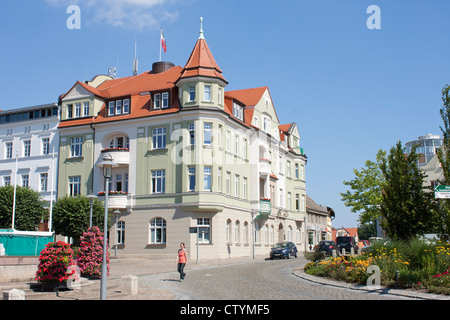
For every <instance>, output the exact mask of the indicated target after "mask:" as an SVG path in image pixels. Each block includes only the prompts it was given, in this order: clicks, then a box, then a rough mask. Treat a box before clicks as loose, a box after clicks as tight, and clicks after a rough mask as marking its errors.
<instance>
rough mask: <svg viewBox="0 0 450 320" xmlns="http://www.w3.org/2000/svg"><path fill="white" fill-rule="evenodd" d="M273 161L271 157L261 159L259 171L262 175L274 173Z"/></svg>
mask: <svg viewBox="0 0 450 320" xmlns="http://www.w3.org/2000/svg"><path fill="white" fill-rule="evenodd" d="M271 164H272V162H271V161H270V160H269V159H264V158H260V159H259V173H260V174H262V175H270V174H271V173H272V165H271Z"/></svg>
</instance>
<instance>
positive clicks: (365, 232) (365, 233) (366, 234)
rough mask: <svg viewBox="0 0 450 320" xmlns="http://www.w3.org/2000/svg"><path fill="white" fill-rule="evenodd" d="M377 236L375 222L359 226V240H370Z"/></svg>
mask: <svg viewBox="0 0 450 320" xmlns="http://www.w3.org/2000/svg"><path fill="white" fill-rule="evenodd" d="M376 236H377V226H376V223H375V221H372V222H367V223H364V224H360V225H359V226H358V238H359V240H369V238H370V237H376Z"/></svg>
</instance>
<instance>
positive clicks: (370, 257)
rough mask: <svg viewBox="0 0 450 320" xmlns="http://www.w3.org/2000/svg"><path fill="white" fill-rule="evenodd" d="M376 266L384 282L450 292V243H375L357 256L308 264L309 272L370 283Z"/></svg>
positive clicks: (306, 266)
mask: <svg viewBox="0 0 450 320" xmlns="http://www.w3.org/2000/svg"><path fill="white" fill-rule="evenodd" d="M370 265H376V266H378V267H379V268H380V271H381V277H380V278H381V279H380V280H381V284H382V285H386V286H399V287H402V288H417V289H426V290H428V291H432V292H439V293H446V294H449V293H450V274H449V268H450V245H449V244H443V243H440V242H437V243H435V244H425V243H423V242H421V241H420V240H412V241H410V242H396V243H390V244H387V245H382V244H379V245H374V246H373V248H372V251H371V252H367V253H364V254H362V255H356V256H355V257H350V256H342V257H337V258H328V259H325V260H322V261H320V262H318V263H317V266H316V263H315V262H309V263H307V264H306V265H305V271H306V272H307V273H308V274H311V275H316V276H323V277H330V278H334V279H338V280H343V281H347V282H352V283H359V284H366V282H367V279H368V278H369V276H370V274H369V273H367V268H368V267H369V266H370Z"/></svg>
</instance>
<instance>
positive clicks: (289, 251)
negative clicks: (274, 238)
mask: <svg viewBox="0 0 450 320" xmlns="http://www.w3.org/2000/svg"><path fill="white" fill-rule="evenodd" d="M291 256H294V257H296V258H297V257H298V250H297V247H296V246H295V244H294V243H293V242H280V243H277V244H275V245H274V246H273V248H272V249H271V250H270V259H271V260H273V259H274V258H288V259H289V258H290V257H291Z"/></svg>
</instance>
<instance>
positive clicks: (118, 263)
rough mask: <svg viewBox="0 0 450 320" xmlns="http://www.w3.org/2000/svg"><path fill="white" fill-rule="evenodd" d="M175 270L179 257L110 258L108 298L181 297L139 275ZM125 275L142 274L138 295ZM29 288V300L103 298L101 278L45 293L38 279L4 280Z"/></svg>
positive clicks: (206, 263) (208, 263) (215, 262)
mask: <svg viewBox="0 0 450 320" xmlns="http://www.w3.org/2000/svg"><path fill="white" fill-rule="evenodd" d="M266 258H267V256H257V257H255V260H264V259H266ZM253 261H254V260H253V259H252V258H251V257H249V258H231V259H210V260H203V261H202V260H200V261H199V263H198V264H196V261H195V260H194V261H192V260H191V261H189V262H188V265H187V266H186V271H187V272H189V271H191V270H196V269H200V268H207V267H212V266H222V265H229V264H237V263H252V262H253ZM170 272H172V273H174V280H177V279H178V273H177V264H176V259H175V258H173V259H163V260H151V259H150V258H139V257H132V258H110V275H109V276H108V279H107V293H106V296H107V299H108V300H173V299H179V297H178V296H176V295H175V294H174V293H172V292H171V291H169V290H164V289H161V288H154V287H148V286H142V285H141V284H140V283H139V276H145V275H152V274H161V273H170ZM125 275H133V276H138V294H136V295H130V294H122V293H121V278H122V276H125ZM14 288H15V289H20V290H23V291H25V299H26V300H99V298H100V280H88V279H86V278H82V279H81V284H80V288H78V289H74V290H60V291H58V292H43V291H41V290H40V284H39V283H37V282H36V281H23V282H7V283H0V293H3V292H4V291H7V290H11V289H14Z"/></svg>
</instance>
